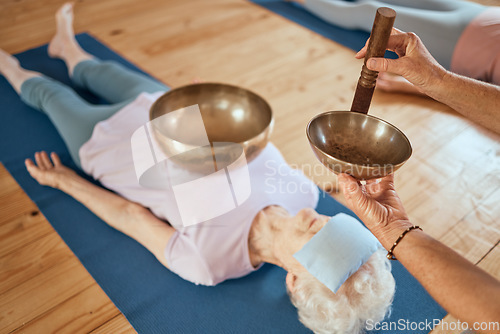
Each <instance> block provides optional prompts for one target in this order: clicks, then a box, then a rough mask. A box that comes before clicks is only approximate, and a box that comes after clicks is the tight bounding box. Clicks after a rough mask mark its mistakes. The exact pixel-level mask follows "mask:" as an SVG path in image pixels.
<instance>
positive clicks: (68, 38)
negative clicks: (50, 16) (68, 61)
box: [48, 2, 77, 59]
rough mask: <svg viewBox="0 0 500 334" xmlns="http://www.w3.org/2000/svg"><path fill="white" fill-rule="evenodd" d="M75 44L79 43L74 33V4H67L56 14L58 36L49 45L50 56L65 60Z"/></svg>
mask: <svg viewBox="0 0 500 334" xmlns="http://www.w3.org/2000/svg"><path fill="white" fill-rule="evenodd" d="M74 44H77V42H76V40H75V33H74V31H73V3H70V2H67V3H65V4H64V5H62V6H61V8H59V10H58V11H57V13H56V34H55V36H54V37H53V38H52V40H51V41H50V44H49V48H48V53H49V56H51V57H53V58H62V59H64V58H65V54H66V53H67V52H68V48H70V47H72V46H73V47H74Z"/></svg>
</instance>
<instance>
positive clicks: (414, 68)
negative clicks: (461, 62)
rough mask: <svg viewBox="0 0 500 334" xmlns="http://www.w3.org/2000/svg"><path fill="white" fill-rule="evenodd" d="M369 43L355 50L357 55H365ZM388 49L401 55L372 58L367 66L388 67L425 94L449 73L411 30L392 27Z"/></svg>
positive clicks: (385, 69) (371, 67)
mask: <svg viewBox="0 0 500 334" xmlns="http://www.w3.org/2000/svg"><path fill="white" fill-rule="evenodd" d="M367 47H368V41H367V42H366V45H365V46H364V47H363V48H362V49H361V50H360V51H359V52H358V53H357V54H356V58H358V59H360V58H363V57H364V56H365V55H366V50H367ZM387 49H388V50H390V51H394V52H396V54H397V55H398V56H399V58H398V59H387V58H370V59H368V60H367V63H366V66H367V67H368V68H369V69H370V70H372V71H378V72H386V71H387V72H391V73H395V74H399V75H402V76H403V77H404V78H405V79H406V80H408V81H409V82H411V83H412V84H413V85H415V86H416V87H417V88H418V89H419V90H421V91H422V92H424V93H426V94H427V93H428V91H429V90H432V87H434V86H435V85H437V84H439V83H440V81H441V80H442V78H443V77H444V76H445V74H446V70H445V69H444V68H443V67H442V66H441V65H439V63H438V62H437V61H436V60H435V59H434V58H433V57H432V55H431V54H430V52H429V51H428V50H427V48H426V47H425V46H424V44H423V43H422V41H421V40H420V38H419V37H418V36H417V35H415V34H414V33H412V32H408V33H407V32H403V31H401V30H398V29H396V28H393V29H392V32H391V37H390V38H389V42H388V43H387Z"/></svg>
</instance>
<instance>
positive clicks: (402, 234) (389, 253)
mask: <svg viewBox="0 0 500 334" xmlns="http://www.w3.org/2000/svg"><path fill="white" fill-rule="evenodd" d="M417 228H418V229H419V230H420V231H422V229H421V228H420V226H411V227H408V228H407V229H406V230H405V231H404V232H403V233H401V235H400V236H399V237H398V239H397V240H396V242H395V243H394V244H393V245H392V247H391V249H389V251H388V252H387V258H388V259H389V260H397V259H396V257H395V256H394V248H396V246H397V245H398V244H399V242H400V241H401V240H402V239H403V238H404V236H405V235H406V234H407V233H408V232H410V231H411V230H415V229H417Z"/></svg>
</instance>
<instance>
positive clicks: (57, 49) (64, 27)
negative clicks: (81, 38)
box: [48, 2, 93, 76]
mask: <svg viewBox="0 0 500 334" xmlns="http://www.w3.org/2000/svg"><path fill="white" fill-rule="evenodd" d="M73 6H74V3H73V2H67V3H65V4H64V5H62V6H61V8H59V10H58V11H57V13H56V34H55V36H54V37H53V38H52V40H51V41H50V43H49V48H48V53H49V56H51V57H53V58H60V59H62V60H64V61H65V62H66V65H67V66H68V71H69V74H70V76H71V75H72V74H73V69H74V68H75V66H76V65H77V64H78V63H79V62H81V61H83V60H88V59H92V58H93V57H92V55H90V54H88V53H87V52H85V51H84V50H83V49H82V48H81V47H80V45H79V44H78V42H77V41H76V39H75V33H74V31H73Z"/></svg>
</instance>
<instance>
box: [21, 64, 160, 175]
mask: <svg viewBox="0 0 500 334" xmlns="http://www.w3.org/2000/svg"><path fill="white" fill-rule="evenodd" d="M71 79H72V81H73V82H74V83H75V84H76V85H78V86H81V87H84V88H86V89H88V90H89V91H91V92H92V93H94V94H95V95H97V96H99V97H101V98H103V99H105V100H107V101H108V102H109V103H110V104H109V105H92V104H90V103H88V102H87V101H85V100H84V99H82V98H81V97H80V96H79V95H78V94H77V93H76V92H75V91H74V90H73V89H71V88H70V87H68V86H66V85H64V84H62V83H60V82H57V81H55V80H52V79H50V78H47V77H43V76H42V77H35V78H31V79H28V80H26V81H25V82H24V83H23V84H22V85H21V99H22V100H23V101H24V102H26V103H27V104H28V105H30V106H32V107H34V108H36V109H38V110H41V111H43V112H44V113H46V114H47V116H48V117H49V118H50V120H51V121H52V123H53V124H54V125H55V127H56V128H57V130H58V131H59V133H60V135H61V136H62V138H63V140H64V142H65V143H66V146H67V147H68V150H69V152H70V154H71V157H72V158H73V161H74V162H75V163H76V164H77V165H78V166H79V167H81V164H80V157H79V154H78V151H79V150H80V147H81V146H82V145H83V144H84V143H85V142H86V141H88V140H89V139H90V137H91V135H92V131H93V129H94V126H95V125H96V124H97V123H98V122H100V121H103V120H105V119H107V118H109V117H110V116H112V115H113V114H114V113H116V112H117V111H118V110H120V109H121V108H123V107H124V106H125V105H127V104H128V103H130V102H131V101H133V100H134V99H135V98H136V97H137V96H138V95H139V94H140V93H142V92H146V93H154V92H158V91H167V90H168V88H167V87H166V86H165V85H163V84H161V83H159V82H158V81H156V80H154V79H151V78H149V77H147V76H145V75H143V74H141V73H138V72H136V71H131V70H129V69H127V68H125V67H123V66H121V65H120V64H118V63H116V62H113V61H100V60H97V59H92V60H85V61H82V62H80V63H78V64H77V65H76V66H75V68H74V71H73V75H72V78H71Z"/></svg>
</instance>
